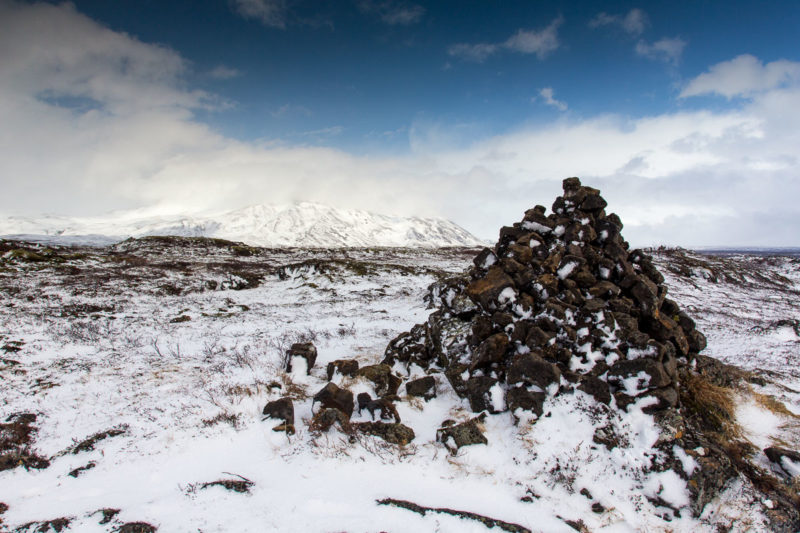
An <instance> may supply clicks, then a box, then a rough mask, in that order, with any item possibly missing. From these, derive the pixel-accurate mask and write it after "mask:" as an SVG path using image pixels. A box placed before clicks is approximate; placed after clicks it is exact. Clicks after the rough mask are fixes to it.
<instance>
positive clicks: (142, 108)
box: [0, 0, 800, 246]
mask: <svg viewBox="0 0 800 533" xmlns="http://www.w3.org/2000/svg"><path fill="white" fill-rule="evenodd" d="M798 28H800V3H797V2H766V3H760V2H708V1H691V2H690V1H686V2H675V1H672V2H648V3H646V4H642V3H635V2H590V1H585V2H544V1H536V2H533V1H529V2H512V1H500V0H482V1H477V0H474V1H440V2H413V1H400V0H353V1H345V0H342V1H337V2H308V1H303V0H229V1H224V0H219V1H200V2H198V1H182V2H170V1H155V0H153V1H151V0H114V1H109V0H102V1H76V2H74V3H72V4H61V3H38V2H17V1H11V0H0V99H1V100H2V101H4V102H5V104H2V105H0V120H2V122H3V123H4V124H6V125H7V127H6V128H5V132H4V133H0V180H2V184H3V186H4V189H6V190H7V191H8V192H9V194H7V195H6V196H5V198H4V199H2V200H0V214H14V215H20V214H23V215H32V214H37V213H38V212H41V211H46V212H53V213H63V214H73V215H75V214H85V215H92V214H99V213H101V212H104V211H109V210H112V209H132V208H146V209H149V210H151V211H153V212H157V211H161V212H166V211H176V210H178V211H187V212H189V211H200V210H206V211H207V210H214V209H226V208H235V207H240V206H242V205H245V204H253V203H271V202H292V201H299V200H310V201H319V202H324V203H328V204H332V205H336V206H339V207H348V208H362V209H371V210H375V211H380V212H388V213H398V214H420V215H436V216H444V217H447V218H450V219H453V220H455V221H456V222H457V223H459V224H461V225H463V226H464V227H466V228H467V229H469V230H470V231H473V232H474V233H476V234H478V235H479V236H482V237H486V238H493V237H494V236H495V234H496V231H497V228H498V227H499V226H500V225H502V224H508V223H510V222H513V221H515V220H518V219H519V217H520V215H521V213H522V211H524V210H525V209H526V208H527V207H530V206H532V205H533V204H535V203H544V204H549V203H550V202H551V201H552V198H553V196H554V195H555V194H556V193H557V192H558V188H559V183H560V180H561V179H562V178H563V177H566V176H568V175H579V176H581V177H582V178H583V179H584V181H585V182H587V183H590V184H592V185H595V186H597V187H600V188H601V189H602V190H603V191H604V193H605V194H606V197H607V198H608V199H609V200H610V201H611V203H612V205H611V207H612V209H614V210H616V211H618V212H619V213H620V215H622V217H623V220H624V221H626V220H627V221H628V222H627V226H628V228H629V229H628V230H627V231H626V233H627V234H628V238H629V239H630V240H632V241H633V242H634V243H642V244H656V243H669V244H683V245H687V246H697V245H726V244H727V245H759V244H760V245H787V246H788V245H798V244H800V242H798V241H797V239H796V237H795V236H796V235H798V234H800V232H798V231H797V230H799V229H800V222H799V221H798V220H799V219H800V216H798V215H800V210H799V209H798V207H797V206H795V205H793V203H794V202H793V201H789V200H788V199H789V198H796V197H797V193H800V184H799V183H798V181H799V180H798V178H800V162H799V161H798V153H797V152H798V150H797V146H800V138H799V137H798V135H799V134H798V132H797V128H796V127H794V124H796V123H797V122H795V119H800V57H798V56H800V46H798V44H800V42H799V39H798V37H797V33H798V32H797V29H798ZM795 109H796V111H795Z"/></svg>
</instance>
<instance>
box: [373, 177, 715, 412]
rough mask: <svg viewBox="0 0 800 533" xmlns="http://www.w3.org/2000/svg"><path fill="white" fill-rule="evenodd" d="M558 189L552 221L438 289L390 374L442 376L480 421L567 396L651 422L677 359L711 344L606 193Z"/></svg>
mask: <svg viewBox="0 0 800 533" xmlns="http://www.w3.org/2000/svg"><path fill="white" fill-rule="evenodd" d="M563 187H564V195H563V196H561V197H558V198H557V199H556V200H555V202H554V203H553V208H552V213H551V214H549V215H546V214H545V212H546V209H545V208H544V207H542V206H536V207H534V208H533V209H530V210H528V211H526V212H525V216H524V218H523V219H522V221H521V222H518V223H515V224H514V225H513V226H511V227H504V228H502V229H501V230H500V239H499V241H498V242H497V244H496V245H495V246H494V248H492V249H489V248H485V249H484V250H483V251H481V252H480V253H479V254H478V255H477V256H476V257H475V259H474V261H473V263H474V267H473V268H472V269H471V270H470V272H469V273H468V275H467V276H460V277H456V278H451V279H448V280H445V281H443V282H440V283H438V284H436V285H434V286H433V287H432V288H431V291H430V295H429V297H430V298H431V299H432V300H438V303H439V305H438V306H437V307H439V309H438V310H437V311H435V312H434V313H432V314H431V315H430V317H429V318H428V320H427V322H426V323H424V324H419V325H417V326H415V327H414V328H413V329H412V330H411V331H410V332H407V333H403V334H401V335H400V336H398V337H397V338H395V339H394V340H392V341H391V342H390V343H389V345H388V347H387V349H386V353H385V358H384V361H383V363H384V364H386V365H390V366H391V365H395V364H397V363H401V364H404V365H406V369H407V370H408V371H409V372H411V373H413V372H414V366H416V367H419V368H420V369H422V371H424V372H425V373H427V374H434V373H442V374H444V376H446V378H447V380H448V381H449V383H450V385H451V386H452V388H453V389H454V390H455V392H456V393H457V394H458V395H459V396H460V397H462V398H466V399H467V400H468V401H469V405H470V407H471V409H472V411H474V412H476V413H480V412H489V413H498V412H503V411H506V410H509V411H511V412H512V413H514V415H515V417H516V418H517V419H519V418H521V417H528V418H534V419H535V418H536V416H541V414H542V411H543V407H542V406H543V402H544V400H545V398H546V397H547V395H548V394H549V395H555V394H558V393H559V392H561V391H563V390H565V389H570V388H578V389H579V390H582V391H584V392H586V393H588V394H591V395H592V396H594V398H596V399H597V400H598V401H601V402H603V403H605V404H611V403H612V399H613V401H614V402H615V403H616V405H617V407H619V408H625V407H627V406H628V405H629V404H631V403H632V402H634V401H637V400H639V399H641V398H643V397H650V398H652V399H651V400H650V401H648V402H643V404H642V405H645V404H646V407H645V410H646V411H649V412H654V411H657V410H662V409H666V408H670V407H675V406H676V405H677V403H678V389H677V380H678V372H677V366H678V359H679V358H685V360H687V361H690V360H692V358H693V357H694V356H695V355H696V354H697V353H698V352H699V351H701V350H702V349H703V348H704V347H705V345H706V340H705V337H704V336H703V334H702V333H700V332H699V331H697V329H695V324H694V321H693V320H692V319H691V318H690V317H689V316H688V315H687V314H686V313H685V312H683V311H681V309H680V308H679V307H678V305H677V304H676V303H675V302H674V301H673V300H670V299H669V298H667V288H666V286H665V285H664V277H663V276H662V275H661V274H660V273H659V272H658V270H657V269H656V268H655V267H654V266H653V263H652V260H651V257H650V256H648V255H647V254H645V253H644V252H642V251H640V250H632V251H630V250H629V246H628V243H627V242H625V241H624V240H623V238H622V236H621V234H620V231H621V230H622V221H621V220H620V218H619V217H618V216H617V215H616V214H614V213H611V214H607V213H606V212H605V208H606V205H607V204H606V201H605V200H604V199H603V198H602V197H601V196H600V192H599V191H598V190H597V189H593V188H591V187H586V186H582V185H581V182H580V180H579V179H578V178H567V179H565V180H564V182H563ZM530 415H536V416H530Z"/></svg>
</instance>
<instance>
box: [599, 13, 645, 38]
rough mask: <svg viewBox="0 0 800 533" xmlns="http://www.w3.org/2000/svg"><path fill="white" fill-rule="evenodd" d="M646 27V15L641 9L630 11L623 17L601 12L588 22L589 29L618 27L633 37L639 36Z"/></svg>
mask: <svg viewBox="0 0 800 533" xmlns="http://www.w3.org/2000/svg"><path fill="white" fill-rule="evenodd" d="M647 25H648V18H647V14H646V13H645V12H644V11H642V10H641V9H631V10H630V11H628V13H627V14H626V15H625V16H624V17H623V16H622V15H609V14H607V13H604V12H601V13H598V14H597V16H595V18H593V19H592V20H590V21H589V27H590V28H599V27H602V26H618V27H619V28H621V29H622V30H624V31H625V32H626V33H628V34H630V35H633V36H634V37H636V36H639V35H641V34H642V33H643V32H644V30H645V28H646V27H647Z"/></svg>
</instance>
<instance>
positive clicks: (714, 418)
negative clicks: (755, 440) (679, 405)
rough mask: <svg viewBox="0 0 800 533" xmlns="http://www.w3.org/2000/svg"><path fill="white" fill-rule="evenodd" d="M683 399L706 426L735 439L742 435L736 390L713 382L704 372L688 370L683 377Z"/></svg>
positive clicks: (730, 439)
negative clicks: (738, 419) (737, 416)
mask: <svg viewBox="0 0 800 533" xmlns="http://www.w3.org/2000/svg"><path fill="white" fill-rule="evenodd" d="M681 381H682V385H683V388H682V390H681V392H682V393H683V394H682V397H681V400H682V402H683V404H684V405H685V406H687V407H689V408H690V409H691V410H692V411H693V412H694V414H696V415H697V416H699V417H700V418H701V419H702V420H703V423H704V425H705V426H706V427H708V428H709V429H711V430H713V431H715V432H717V433H719V434H721V435H722V436H724V437H726V439H727V440H729V441H733V440H736V439H739V438H740V437H741V435H742V431H741V428H740V427H739V425H738V424H737V423H736V405H735V401H734V390H733V389H730V388H728V387H720V386H718V385H715V384H713V383H711V382H710V381H709V380H708V379H707V378H706V377H705V376H703V375H702V374H695V373H692V372H687V373H686V374H684V375H683V376H682V377H681Z"/></svg>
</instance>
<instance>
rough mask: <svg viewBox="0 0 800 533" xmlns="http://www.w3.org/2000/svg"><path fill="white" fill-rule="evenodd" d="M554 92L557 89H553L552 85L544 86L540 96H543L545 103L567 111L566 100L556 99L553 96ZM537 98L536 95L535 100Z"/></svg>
mask: <svg viewBox="0 0 800 533" xmlns="http://www.w3.org/2000/svg"><path fill="white" fill-rule="evenodd" d="M554 94H555V91H553V88H552V87H544V88H543V89H541V90H540V91H539V96H540V97H541V98H542V100H544V103H545V104H547V105H549V106H553V107H555V108H556V109H558V110H559V111H566V110H567V104H566V102H562V101H560V100H556V99H555V98H554V97H553V96H554ZM535 99H536V97H534V100H535Z"/></svg>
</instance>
